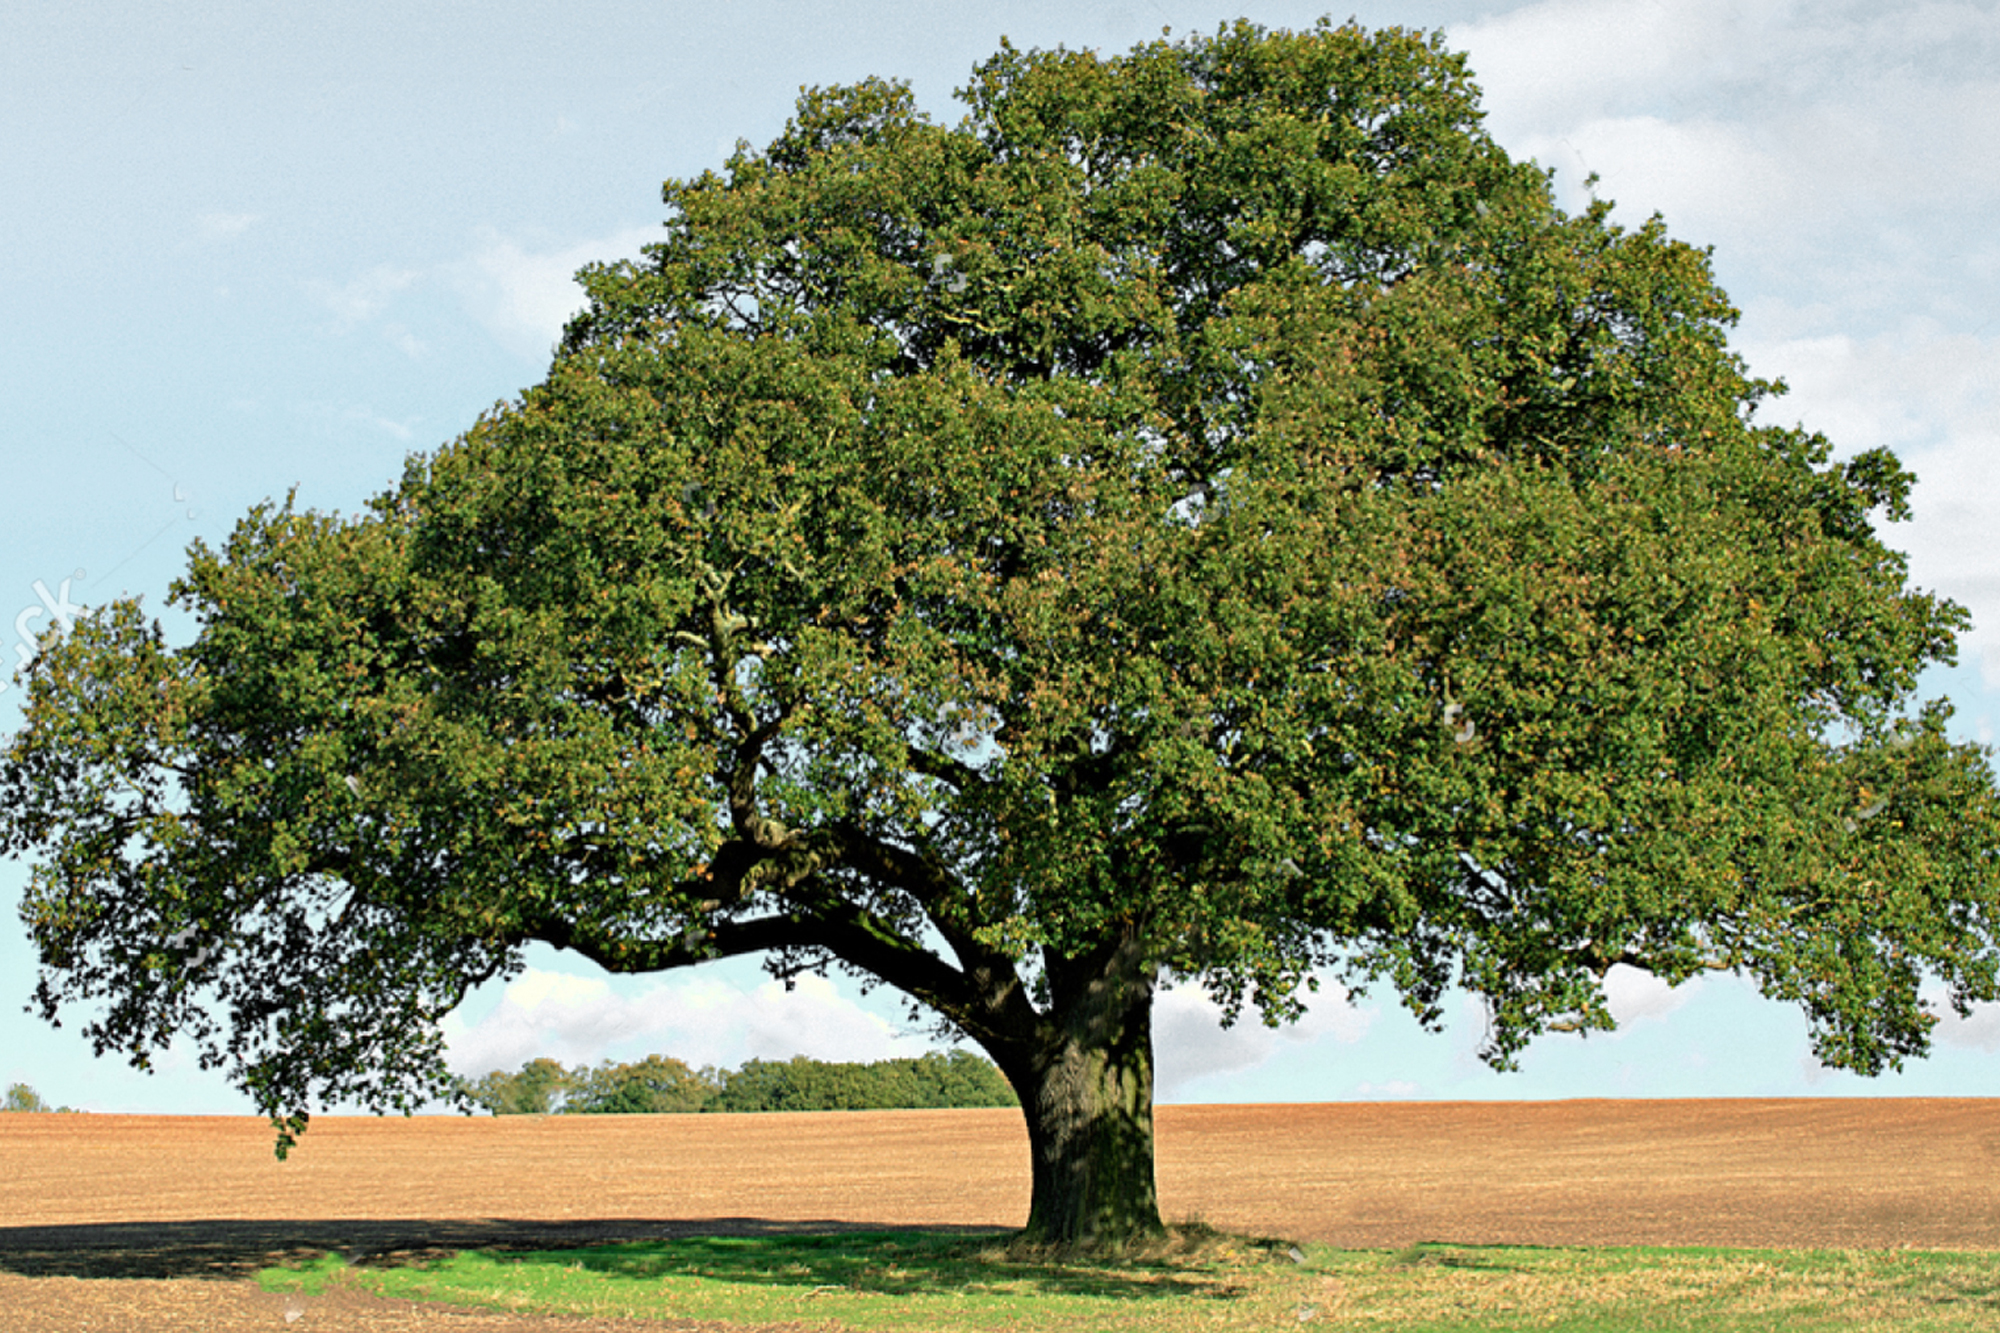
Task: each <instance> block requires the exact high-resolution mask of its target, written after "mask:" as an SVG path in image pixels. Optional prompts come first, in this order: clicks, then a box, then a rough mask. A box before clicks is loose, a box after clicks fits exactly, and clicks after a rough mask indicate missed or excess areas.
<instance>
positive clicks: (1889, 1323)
mask: <svg viewBox="0 0 2000 1333" xmlns="http://www.w3.org/2000/svg"><path fill="white" fill-rule="evenodd" d="M260 1281H261V1282H262V1283H263V1284H264V1286H265V1287H266V1288H267V1289H269V1290H274V1291H300V1292H304V1293H306V1294H308V1295H310V1294H314V1293H317V1292H320V1291H323V1290H325V1289H326V1287H327V1286H328V1285H330V1284H335V1283H349V1284H353V1285H355V1286H357V1287H360V1288H362V1289H364V1290H367V1291H371V1292H375V1293H378V1294H380V1295H383V1296H391V1297H402V1298H408V1299H416V1300H436V1301H445V1302H450V1303H454V1304H459V1305H476V1306H488V1307H496V1308H501V1309H508V1310H518V1311H542V1312H560V1313H568V1314H579V1315H595V1316H605V1315H614V1316H637V1317H654V1318H679V1319H708V1320H726V1321H732V1322H741V1323H748V1324H769V1323H782V1322H786V1321H800V1322H803V1323H805V1324H808V1325H811V1326H814V1327H819V1328H834V1329H847V1330H855V1331H856V1333H860V1331H862V1330H878V1329H879V1330H901V1329H924V1330H935V1331H936V1333H959V1331H960V1330H967V1331H970V1330H1002V1329H1006V1330H1050V1331H1052V1333H1054V1331H1061V1333H1084V1331H1085V1330H1099V1329H1102V1330H1112V1329H1132V1330H1164V1329H1217V1330H1228V1329H1271V1328H1311V1327H1315V1326H1317V1327H1326V1328H1341V1329H1369V1330H1385V1331H1388V1330H1393V1331H1394V1333H1446V1331H1447V1330H1451V1331H1453V1333H1458V1331H1460V1330H1464V1331H1467V1333H1471V1331H1473V1330H1477V1331H1478V1333H1497V1331H1498V1330H1526V1329H1536V1330H1556V1331H1557V1333H1627V1331H1628V1330H1629V1331H1632V1333H1637V1331H1638V1330H1645V1331H1646V1333H1653V1331H1654V1330H1683V1329H1684V1330H1701V1331H1702V1333H1735V1331H1736V1330H1742V1331H1743V1333H1751V1330H1757V1331H1758V1333H1763V1331H1765V1330H1778V1331H1780V1333H1822V1331H1825V1333H1832V1331H1833V1330H1840V1331H1841V1333H1849V1331H1851V1330H1864V1329H1868V1330H1873V1329H1881V1330H1889V1329H1895V1330H1899V1331H1900V1330H1928V1329H1937V1330H1948V1329H1951V1330H1955V1329H1966V1330H1971V1329H1978V1330H1988V1329H1992V1328H1995V1327H2000V1255H1996V1254H1987V1253H1932V1252H1919V1251H1834V1250H1692V1249H1688V1250H1666V1249H1529V1248H1523V1247H1518V1246H1469V1245H1423V1246H1415V1247H1412V1248H1410V1249H1407V1250H1402V1251H1396V1252H1386V1251H1371V1250H1335V1249H1329V1248H1327V1247H1324V1246H1316V1245H1306V1246H1300V1247H1293V1246H1291V1245H1288V1244H1286V1243H1285V1242H1282V1241H1251V1240H1243V1239H1239V1238H1233V1237H1226V1236H1217V1235H1214V1234H1212V1233H1209V1232H1207V1231H1206V1230H1204V1229H1202V1228H1198V1227H1197V1228H1189V1229H1187V1230H1185V1231H1183V1232H1181V1233H1180V1234H1179V1235H1178V1236H1177V1237H1176V1239H1175V1240H1174V1241H1171V1242H1168V1243H1165V1244H1163V1245H1161V1246H1159V1247H1156V1248H1155V1249H1154V1250H1153V1251H1152V1252H1151V1253H1149V1254H1146V1255H1142V1256H1139V1257H1137V1258H1136V1259H1134V1260H1132V1261H1130V1262H1128V1263H1126V1264H1123V1265H1106V1264H1097V1263H1090V1262H1075V1261H1071V1262H1059V1261H1057V1260H1055V1259H1052V1258H1050V1257H1048V1256H1038V1255H1035V1254H1032V1253H1021V1252H1017V1251H1013V1250H1010V1249H1009V1248H1008V1247H1007V1245H1006V1243H1005V1240H1004V1238H1002V1237H997V1236H996V1237H988V1238H984V1239H982V1238H977V1237H974V1238H967V1237H964V1236H938V1235H929V1234H925V1233H919V1232H900V1233H855V1232H842V1233H835V1234H828V1235H806V1234H793V1235H775V1236H774V1235H759V1236H735V1237H729V1236H717V1237H699V1238H683V1239H676V1240H665V1241H657V1242H647V1243H641V1244H621V1245H605V1246H599V1247H593V1248H589V1249H578V1250H539V1251H519V1252H498V1251H489V1252H471V1253H465V1254H456V1255H450V1256H447V1257H443V1258H436V1257H432V1258H426V1259H423V1260H418V1261H411V1262H395V1261H385V1262H383V1263H381V1264H369V1265H362V1266H357V1267H350V1266H347V1265H346V1264H344V1263H343V1262H342V1261H340V1260H339V1259H337V1258H328V1259H322V1260H320V1261H317V1262H316V1263H313V1264H310V1265H306V1266H303V1267H293V1268H282V1269H269V1270H266V1271H265V1272H264V1273H262V1274H260Z"/></svg>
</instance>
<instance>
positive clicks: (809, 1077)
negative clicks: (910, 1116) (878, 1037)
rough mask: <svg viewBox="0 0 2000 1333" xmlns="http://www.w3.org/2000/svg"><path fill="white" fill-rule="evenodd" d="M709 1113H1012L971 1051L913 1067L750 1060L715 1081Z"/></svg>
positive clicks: (1002, 1085)
mask: <svg viewBox="0 0 2000 1333" xmlns="http://www.w3.org/2000/svg"><path fill="white" fill-rule="evenodd" d="M720 1081H721V1085H722V1086H721V1090H720V1091H719V1092H718V1093H717V1094H716V1095H715V1097H714V1099H713V1100H712V1101H711V1102H710V1103H709V1106H710V1109H712V1110H716V1111H744V1112H747V1111H875V1110H902V1109H920V1108H926V1107H938V1108H944V1107H979V1106H1018V1105H1019V1104H1020V1102H1019V1100H1018V1099H1017V1098H1016V1097H1015V1096H1014V1093H1013V1089H1011V1088H1010V1087H1008V1085H1007V1081H1006V1079H1004V1078H1003V1077H1001V1075H1000V1072H999V1070H997V1069H995V1068H994V1067H993V1064H992V1062H991V1061H989V1060H984V1059H981V1058H980V1057H979V1056H977V1055H974V1054H972V1053H971V1052H970V1051H953V1052H951V1053H950V1054H949V1055H941V1054H938V1053H936V1052H931V1053H929V1054H926V1055H922V1056H919V1057H917V1058H915V1059H901V1060H877V1061H873V1062H871V1063H865V1064H864V1063H858V1062H829V1061H824V1060H814V1059H810V1058H808V1057H806V1056H803V1055H800V1056H794V1057H793V1058H791V1059H790V1060H750V1061H746V1062H745V1063H744V1065H743V1067H742V1068H741V1069H738V1070H734V1071H729V1072H725V1073H723V1074H722V1075H721V1079H720Z"/></svg>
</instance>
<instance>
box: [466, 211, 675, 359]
mask: <svg viewBox="0 0 2000 1333" xmlns="http://www.w3.org/2000/svg"><path fill="white" fill-rule="evenodd" d="M658 239H659V229H658V228H656V227H635V228H630V229H628V230H625V231H621V232H618V233H615V234H614V235H611V236H606V237H599V238H597V239H595V240H589V241H584V242H581V243H580V244H576V245H570V246H565V247H563V248H561V249H557V250H545V251H535V250H529V249H526V248H524V247H523V246H522V245H521V244H520V243H519V242H517V241H515V240H513V239H511V238H509V237H507V236H503V235H501V234H500V233H499V232H497V231H491V230H489V231H487V232H485V233H483V234H482V237H481V241H480V245H479V248H478V249H477V250H476V251H475V252H474V253H473V254H472V255H471V256H470V257H469V258H468V259H466V260H464V261H462V262H460V263H458V264H455V265H453V266H451V277H452V281H453V283H454V285H455V286H456V287H457V288H458V291H459V294H460V296H461V297H462V298H463V299H464V301H465V303H466V306H467V307H468V308H469V309H470V311H471V312H472V314H473V317H474V318H476V319H477V320H478V321H479V322H480V323H481V324H482V325H484V326H485V328H486V330H487V331H488V332H489V333H491V334H492V335H493V337H494V338H495V339H496V340H498V341H499V342H500V343H501V344H502V345H503V346H505V347H507V348H508V349H509V350H511V351H513V352H514V353H515V354H516V355H518V356H521V357H522V358H524V359H526V360H529V361H533V362H536V363H537V364H540V363H543V362H546V361H547V360H548V356H549V350H550V349H551V348H553V347H554V346H555V344H556V342H557V341H558V340H559V339H560V338H561V337H562V331H563V325H564V324H566V323H568V322H569V319H570V317H571V316H572V315H574V314H576V313H577V312H578V311H579V310H581V309H583V304H584V298H583V289H582V288H581V287H579V286H577V284H576V272H577V270H578V269H580V268H582V267H583V266H584V265H585V264H590V263H609V262H612V261H615V260H619V259H632V258H636V257H637V256H638V254H639V251H640V247H641V246H644V245H646V244H649V243H650V242H652V241H655V240H658Z"/></svg>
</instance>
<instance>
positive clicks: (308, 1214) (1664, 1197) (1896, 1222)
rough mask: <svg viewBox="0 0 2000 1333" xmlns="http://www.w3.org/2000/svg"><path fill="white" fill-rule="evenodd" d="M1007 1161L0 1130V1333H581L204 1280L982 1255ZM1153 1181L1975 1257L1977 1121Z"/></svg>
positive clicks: (1489, 1149) (938, 1142) (1246, 1111)
mask: <svg viewBox="0 0 2000 1333" xmlns="http://www.w3.org/2000/svg"><path fill="white" fill-rule="evenodd" d="M1026 1152H1027V1146H1026V1137H1025V1134H1024V1133H1023V1131H1022V1129H1021V1122H1020V1118H1019V1116H1018V1115H1017V1114H1016V1113H1014V1112H983V1111H957V1112H921V1111H916V1112H888V1113H868V1114H819V1115H765V1116H652V1117H578V1118H574V1119H569V1118H561V1117H557V1118H549V1119H536V1118H519V1119H514V1118H508V1119H501V1120H491V1119H484V1118H482V1119H478V1120H464V1119H458V1118H425V1119H418V1120H386V1121H378V1120H368V1119H360V1120H353V1119H329V1120H322V1121H318V1122H315V1124H314V1126H313V1128H312V1130H311V1131H310V1132H309V1133H308V1134H307V1135H306V1137H305V1139H304V1141H303V1142H302V1144H301V1145H300V1147H299V1148H298V1149H297V1150H296V1151H295V1152H294V1153H293V1155H292V1159H291V1160H290V1161H289V1162H283V1163H280V1162H277V1161H275V1160H273V1158H272V1155H271V1136H270V1130H269V1128H268V1127H267V1126H265V1125H264V1124H263V1123H262V1122H260V1121H254V1120H244V1119H233V1118H176V1117H132V1116H55V1115H36V1116H30V1115H10V1116H0V1328H4V1329H6V1330H8V1333H30V1331H31V1330H41V1329H50V1330H55V1329H63V1330H71V1329H83V1328H90V1329H105V1330H109V1329H126V1328H132V1329H140V1328H160V1327H177V1328H210V1329H217V1330H234V1329H249V1328H283V1327H288V1326H292V1325H293V1324H296V1325H297V1326H298V1327H299V1328H301V1329H329V1328H336V1327H338V1328H355V1329H384V1330H387V1329H398V1330H400V1329H418V1328H423V1329H432V1328H435V1329H446V1328H450V1329H462V1330H466V1333H474V1331H475V1330H476V1331H477V1333H498V1331H499V1330H520V1329H529V1328H536V1329H553V1328H559V1327H572V1328H577V1329H582V1328H587V1327H590V1326H589V1325H584V1324H574V1325H562V1324H555V1323H549V1322H540V1323H523V1322H520V1321H517V1320H511V1319H505V1318H499V1317H493V1316H474V1315H462V1314H452V1313H447V1312H439V1311H435V1310H412V1309H411V1308H409V1307H391V1306H390V1305H389V1303H386V1302H382V1303H374V1304H370V1303H368V1302H363V1301H358V1300H351V1301H349V1302H348V1303H347V1305H346V1306H344V1307H342V1308H339V1309H335V1308H330V1307H328V1308H315V1309H312V1310H310V1311H304V1312H301V1311H300V1310H299V1309H297V1308H294V1309H292V1310H291V1311H289V1313H290V1315H291V1319H290V1320H289V1321H288V1320H287V1318H286V1315H287V1313H288V1312H287V1310H286V1309H285V1307H284V1303H283V1301H282V1299H281V1298H278V1297H266V1296H262V1295H260V1294H257V1293H255V1292H254V1291H252V1290H251V1289H249V1288H248V1287H247V1285H246V1284H243V1283H241V1282H239V1281H227V1280H225V1281H216V1280H215V1279H230V1278H239V1277H240V1276H241V1275H243V1274H245V1273H247V1272H249V1271H251V1270H253V1269H254V1268H256V1267H258V1266H260V1265H262V1264H264V1263H267V1262H269V1261H270V1260H271V1259H272V1258H274V1257H277V1256H282V1255H285V1254H288V1253H297V1252H300V1251H306V1250H330V1249H338V1250H342V1251H346V1252H348V1253H350V1254H361V1253H379V1252H386V1251H392V1250H409V1249H421V1248H427V1247H436V1246H443V1247H453V1246H463V1245H469V1244H477V1243H485V1242H491V1241H498V1240H515V1241H535V1240H550V1239H586V1238H611V1237H614V1236H624V1235H645V1234H658V1233H660V1232H662V1231H669V1230H716V1229H720V1228H731V1229H760V1228H770V1227H782V1228H786V1229H791V1228H797V1227H801V1226H815V1227H821V1226H823V1227H851V1226H926V1227H945V1226H951V1227H978V1228H988V1227H991V1228H1005V1227H1013V1226H1018V1225H1020V1223H1021V1221H1022V1219H1023V1217H1024V1216H1025V1213H1026V1211H1027V1180H1026V1175H1027V1161H1026ZM1159 1155H1160V1162H1159V1175H1160V1192H1161V1204H1162V1208H1163V1210H1164V1211H1165V1213H1166V1214H1167V1215H1168V1217H1169V1218H1173V1219H1179V1218H1185V1217H1190V1216H1196V1217H1200V1218H1201V1219H1202V1220H1204V1221H1207V1222H1209V1223H1211V1224H1213V1225H1215V1226H1218V1227H1223V1228H1225V1229H1230V1230H1240V1231H1251V1232H1258V1233H1263V1234H1271V1235H1283V1236H1289V1237H1294V1238H1299V1239H1316V1240H1325V1241H1330V1242H1333V1243H1336V1244H1340V1245H1345V1246H1354V1247H1382V1246H1398V1245H1404V1244H1408V1243H1410V1242H1413V1241H1418V1240H1451V1241H1459V1242H1465V1243H1479V1242H1501V1241H1513V1242H1520V1243H1529V1244H1545V1245H1564V1244H1593V1245H1612V1244H1659V1245H1732V1246H1783V1247H1843V1248H1888V1247H1895V1246H1911V1247H1918V1248H1978V1249H2000V1101H1991V1100H1970V1099H1966V1100H1933V1099H1883V1100H1847V1099H1840V1100H1825V1101H1811V1100H1743V1101H1644V1102H1609V1101H1598V1102H1544V1103H1445V1104H1436V1103H1431V1104H1389V1105H1385V1104H1365V1105H1323V1106H1235V1107H1225V1106H1216V1107H1163V1108H1161V1110H1160V1113H1159ZM308 1319H309V1320H310V1322H306V1321H307V1320H308ZM617 1327H620V1328H623V1329H627V1330H630V1329H631V1328H632V1327H633V1326H632V1325H631V1324H629V1323H625V1324H620V1325H617ZM684 1327H693V1326H691V1325H689V1326H684Z"/></svg>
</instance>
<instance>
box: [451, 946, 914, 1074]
mask: <svg viewBox="0 0 2000 1333" xmlns="http://www.w3.org/2000/svg"><path fill="white" fill-rule="evenodd" d="M444 1032H445V1038H446V1041H447V1043H448V1045H449V1048H450V1063H451V1066H452V1068H454V1069H456V1070H458V1071H459V1072H461V1073H465V1074H483V1073H485V1072H487V1071H488V1070H492V1069H515V1068H518V1067H519V1066H520V1065H522V1064H523V1063H525V1062H526V1061H528V1060H531V1059H533V1058H535V1057H536V1056H543V1055H546V1056H551V1057H553V1058H555V1059H557V1060H559V1061H561V1062H562V1063H564V1064H569V1065H574V1064H592V1063H595V1062H597V1061H599V1060H603V1059H626V1058H636V1057H637V1056H640V1055H644V1054H650V1053H654V1052H657V1053H660V1054H664V1055H671V1056H674V1057H676V1058H678V1059H681V1060H684V1061H686V1062H687V1063H688V1064H690V1065H694V1066H697V1067H699V1066H701V1065H709V1064H712V1065H717V1066H721V1067H730V1068H733V1067H735V1066H737V1065H740V1064H742V1063H743V1062H744V1061H745V1060H749V1059H789V1058H790V1057H792V1056H794V1055H810V1056H813V1057H814V1058H816V1059H821V1060H885V1059H891V1058H896V1057H903V1056H914V1055H920V1054H922V1053H923V1052H924V1051H926V1050H928V1049H931V1043H930V1042H929V1041H928V1040H926V1039H925V1038H924V1037H922V1036H919V1035H915V1034H911V1033H908V1032H905V1031H903V1030H901V1029H899V1028H898V1027H896V1026H895V1025H893V1024H891V1023H889V1022H888V1021H886V1020H885V1019H883V1018H881V1017H880V1016H879V1015H876V1014H873V1013H870V1012H869V1011H867V1010H866V1009H863V1008H862V1007H861V1006H859V1005H857V1004H855V1003H854V1002H853V1001H852V1000H850V999H848V998H847V997H846V996H845V995H843V994H842V993H841V992H840V990H839V988H838V987H836V986H835V985H834V984H833V983H832V982H831V981H828V980H827V979H825V978H823V977H817V976H803V977H800V978H799V979H798V982H797V985H796V986H795V987H794V988H793V989H792V990H790V991H787V990H786V989H785V988H784V986H783V985H782V984H780V983H779V982H776V981H767V982H764V983H762V984H761V985H757V986H754V987H751V988H748V989H745V988H743V987H739V986H736V985H733V984H731V983H729V982H727V981H722V980H716V979H714V978H709V977H702V976H697V975H691V976H687V977H677V978H674V979H672V980H670V981H666V982H662V983H661V984H659V985H657V986H654V987H651V988H650V989H648V990H645V991H643V992H641V993H639V994H638V995H636V996H631V997H627V996H623V995H620V994H618V993H617V991H615V990H614V989H613V988H612V987H611V986H610V985H609V984H608V983H607V982H605V981H603V980H601V979H599V978H594V977H579V976H574V975H571V974H569V973H563V972H552V971H546V970H542V969H537V968H529V969H528V970H526V971H525V972H523V973H522V974H521V975H520V976H519V977H518V978H516V979H515V980H514V981H513V982H512V983H511V984H510V985H508V987H507V989H506V991H505V993H504V996H503V998H502V999H501V1001H500V1004H499V1005H498V1006H497V1007H496V1008H495V1009H494V1010H493V1011H492V1012H491V1013H490V1014H488V1015H487V1016H486V1017H485V1018H484V1019H482V1020H481V1021H479V1022H478V1023H474V1024H470V1025H468V1024H466V1023H465V1022H464V1021H463V1020H461V1019H460V1018H459V1017H458V1016H457V1015H455V1014H454V1015H450V1016H448V1017H447V1018H446V1019H445V1022H444Z"/></svg>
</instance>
